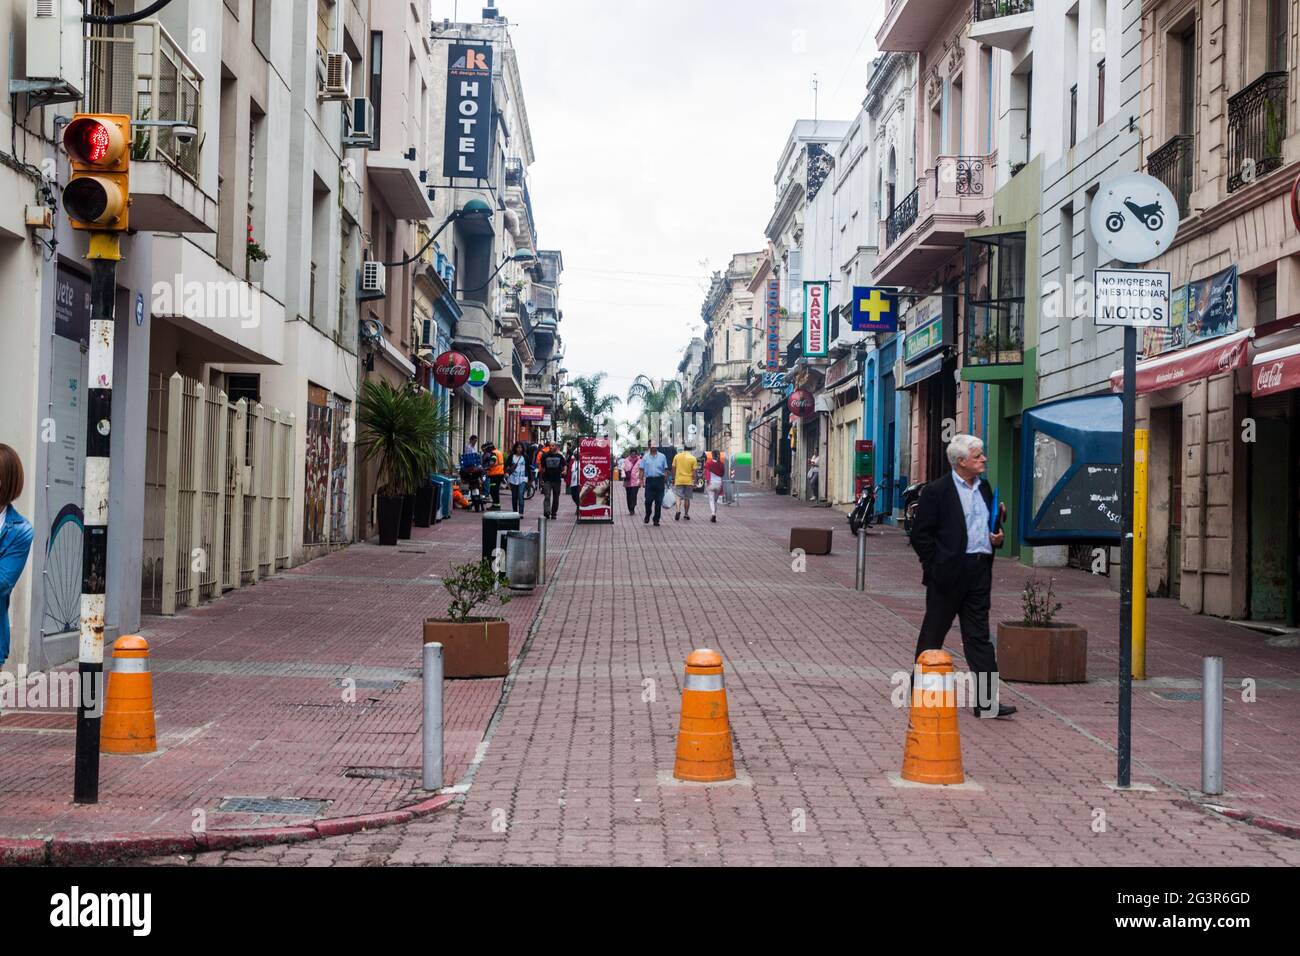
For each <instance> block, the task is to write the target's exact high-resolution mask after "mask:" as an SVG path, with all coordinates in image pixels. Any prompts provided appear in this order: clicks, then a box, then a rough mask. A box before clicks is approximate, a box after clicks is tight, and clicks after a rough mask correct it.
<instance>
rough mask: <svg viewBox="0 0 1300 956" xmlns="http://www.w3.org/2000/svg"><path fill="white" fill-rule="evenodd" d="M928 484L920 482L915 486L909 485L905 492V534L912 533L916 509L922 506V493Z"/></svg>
mask: <svg viewBox="0 0 1300 956" xmlns="http://www.w3.org/2000/svg"><path fill="white" fill-rule="evenodd" d="M926 484H927V482H924V481H918V482H917V483H916V484H914V485H908V486H907V489H906V490H905V491H904V492H903V533H904V534H911V533H912V522H913V521H915V520H916V509H917V507H918V506H919V505H920V504H921V491H922V490H923V489H924V488H925V486H926Z"/></svg>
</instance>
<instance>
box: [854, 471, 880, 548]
mask: <svg viewBox="0 0 1300 956" xmlns="http://www.w3.org/2000/svg"><path fill="white" fill-rule="evenodd" d="M875 517H876V488H875V486H874V485H870V484H866V485H863V486H862V491H861V492H860V493H859V494H858V500H857V503H856V504H854V506H853V510H852V511H851V512H850V513H849V530H850V531H852V532H853V536H854V537H855V538H856V537H857V535H858V532H859V531H860V530H862V529H863V528H870V527H871V522H872V521H874V520H875Z"/></svg>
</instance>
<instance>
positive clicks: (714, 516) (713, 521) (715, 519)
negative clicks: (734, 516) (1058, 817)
mask: <svg viewBox="0 0 1300 956" xmlns="http://www.w3.org/2000/svg"><path fill="white" fill-rule="evenodd" d="M709 521H710V523H712V524H717V523H718V516H717V515H712V516H711V517H710V518H709Z"/></svg>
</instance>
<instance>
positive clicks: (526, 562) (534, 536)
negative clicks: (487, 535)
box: [505, 531, 542, 591]
mask: <svg viewBox="0 0 1300 956" xmlns="http://www.w3.org/2000/svg"><path fill="white" fill-rule="evenodd" d="M505 540H506V577H507V578H508V579H509V581H510V590H512V591H531V590H532V589H533V588H535V587H537V575H538V568H539V565H540V563H541V558H542V536H541V534H540V533H538V532H536V531H507V532H506V539H505Z"/></svg>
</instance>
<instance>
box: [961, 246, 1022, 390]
mask: <svg viewBox="0 0 1300 956" xmlns="http://www.w3.org/2000/svg"><path fill="white" fill-rule="evenodd" d="M1025 253H1026V250H1025V234H1024V233H1023V232H1017V233H1002V234H998V235H993V236H980V237H977V238H970V239H968V240H967V244H966V276H965V278H966V282H965V284H966V361H965V364H966V365H968V366H973V365H1020V364H1021V363H1023V362H1024V349H1025Z"/></svg>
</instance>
